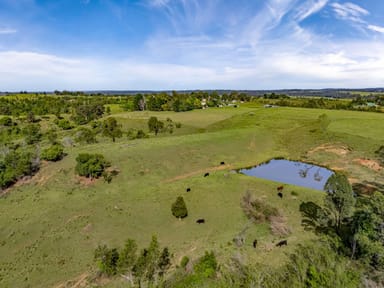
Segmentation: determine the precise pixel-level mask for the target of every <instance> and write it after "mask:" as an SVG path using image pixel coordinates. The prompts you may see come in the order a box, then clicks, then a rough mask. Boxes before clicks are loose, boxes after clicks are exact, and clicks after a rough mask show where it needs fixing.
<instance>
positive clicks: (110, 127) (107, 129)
mask: <svg viewBox="0 0 384 288" xmlns="http://www.w3.org/2000/svg"><path fill="white" fill-rule="evenodd" d="M102 133H103V135H104V136H106V137H109V138H111V139H112V141H113V142H115V141H116V138H121V136H122V135H123V132H122V131H121V128H120V125H119V124H118V123H117V120H116V119H115V118H114V117H109V118H108V119H106V120H104V122H103V128H102Z"/></svg>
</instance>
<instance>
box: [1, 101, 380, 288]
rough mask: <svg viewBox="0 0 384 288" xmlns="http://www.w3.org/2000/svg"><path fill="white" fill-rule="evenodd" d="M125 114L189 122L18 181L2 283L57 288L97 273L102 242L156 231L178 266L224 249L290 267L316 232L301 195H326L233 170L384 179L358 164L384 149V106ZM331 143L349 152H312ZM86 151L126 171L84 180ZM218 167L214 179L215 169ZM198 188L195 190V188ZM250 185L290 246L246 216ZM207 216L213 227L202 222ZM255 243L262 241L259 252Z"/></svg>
mask: <svg viewBox="0 0 384 288" xmlns="http://www.w3.org/2000/svg"><path fill="white" fill-rule="evenodd" d="M112 111H114V110H113V109H112ZM115 112H118V113H115V114H113V115H112V116H114V117H116V119H118V121H119V122H120V123H121V124H122V127H123V129H125V130H126V129H129V128H135V129H145V130H146V129H147V126H146V123H147V120H148V118H149V117H150V116H157V117H158V118H159V119H161V120H165V119H166V118H168V117H169V118H171V119H172V120H173V121H174V122H180V123H181V124H182V127H181V128H180V129H175V131H174V133H173V134H163V135H160V136H158V137H155V136H154V135H151V137H150V138H146V139H137V140H128V139H127V138H126V137H123V138H120V139H117V141H116V142H115V143H112V141H111V140H109V139H106V138H101V137H100V138H98V139H99V142H98V143H96V144H92V145H83V146H80V145H78V146H75V147H72V148H66V152H67V153H68V155H67V156H66V157H65V158H64V159H63V160H62V161H60V162H57V163H44V165H43V167H42V169H41V170H40V172H38V174H37V175H35V176H34V177H33V178H32V179H30V180H28V181H26V182H25V183H24V184H23V183H19V184H17V185H16V186H14V187H12V188H11V189H9V191H8V193H7V194H6V196H5V197H2V198H0V257H1V258H0V286H1V287H55V285H59V284H62V283H66V281H68V280H71V279H76V277H78V276H79V275H82V274H84V273H88V274H92V273H93V272H94V271H95V269H96V268H95V264H94V262H93V252H94V249H95V248H96V247H97V245H98V244H107V245H108V246H116V247H121V246H122V245H123V242H124V241H125V240H126V239H127V238H132V239H135V240H136V241H137V243H139V246H140V247H145V246H147V245H148V243H149V241H150V238H151V236H152V235H154V234H156V235H157V237H158V239H159V242H160V245H161V246H168V247H169V249H170V251H171V252H172V253H173V264H174V265H177V264H179V263H180V259H181V258H182V256H184V255H187V256H188V257H190V258H192V259H196V258H197V257H199V256H200V255H202V254H203V253H204V251H205V250H214V251H215V253H216V255H217V256H218V259H219V261H223V260H225V259H229V258H230V257H231V256H233V255H234V254H235V253H238V252H240V253H242V254H243V255H244V257H245V258H246V260H247V261H248V262H249V263H267V264H268V265H271V266H274V267H276V266H279V265H282V264H283V259H284V257H286V256H285V252H289V251H292V250H293V249H294V247H295V244H298V243H303V242H305V241H307V240H309V239H311V238H313V237H315V236H314V235H313V234H312V233H310V232H305V231H304V230H303V228H302V227H301V225H300V223H301V217H300V214H299V211H298V208H299V205H300V203H301V202H302V201H309V200H311V201H315V202H320V203H321V200H322V196H323V194H322V192H321V191H314V190H311V189H307V188H303V187H295V186H293V185H286V186H285V188H284V195H285V197H284V198H283V199H280V198H279V197H277V196H276V187H277V186H278V185H280V183H275V182H272V181H268V180H264V179H256V178H251V177H248V176H244V175H240V174H237V173H235V172H234V171H233V170H234V169H236V168H241V167H246V166H251V165H256V164H258V163H261V162H264V161H266V160H268V159H271V158H273V157H287V158H292V159H297V160H300V159H302V160H307V161H310V162H315V163H318V164H322V165H326V166H329V167H334V166H338V167H339V166H341V167H339V168H342V169H343V170H345V172H347V173H349V176H350V177H353V178H355V179H357V180H360V181H363V180H364V179H373V180H375V181H377V182H380V181H381V183H383V182H384V175H383V173H382V171H381V172H380V171H373V170H372V171H371V170H369V169H368V168H366V167H363V166H360V165H359V164H358V163H357V162H354V159H357V158H362V157H365V158H371V159H374V151H375V147H376V149H377V147H379V146H380V145H383V142H384V122H383V121H384V114H377V113H368V112H350V111H335V110H316V109H301V108H270V109H266V108H263V107H260V106H256V105H254V104H253V105H243V106H241V107H240V108H214V109H211V108H210V109H206V110H195V111H189V112H182V113H175V112H147V111H145V112H121V111H115ZM323 113H325V114H327V115H328V117H329V119H330V120H331V122H330V125H329V126H328V129H327V130H326V131H322V130H321V129H320V127H319V124H318V121H317V119H318V117H319V116H320V115H321V114H323ZM48 126H49V123H48V122H47V123H44V127H48ZM321 145H328V146H329V145H330V146H332V147H335V148H340V147H348V148H349V150H348V153H346V154H345V155H336V154H334V152H332V151H331V150H330V149H328V150H327V149H323V150H322V149H319V150H316V152H313V153H312V152H311V151H312V150H313V149H315V148H316V147H321ZM328 146H326V147H328ZM82 152H87V153H102V154H103V155H104V156H105V158H106V159H108V160H109V161H111V163H112V166H113V167H116V168H118V169H119V170H120V173H119V175H118V176H117V177H115V178H114V179H113V180H112V182H111V183H110V184H107V183H105V182H104V181H103V180H102V179H99V180H97V181H94V182H89V181H88V182H87V181H84V179H80V178H78V177H77V176H76V175H75V173H74V166H75V163H76V161H75V158H76V156H77V155H78V154H79V153H82ZM221 161H224V162H225V165H220V162H221ZM206 172H209V173H210V176H209V177H203V174H204V173H206ZM187 187H189V188H191V190H192V191H191V192H189V193H186V192H185V190H186V188H187ZM246 191H250V192H251V193H252V194H253V195H255V197H258V198H261V199H263V200H264V201H266V202H267V203H269V204H271V205H272V206H275V207H277V208H278V209H279V210H280V211H281V213H282V214H283V215H284V216H285V218H286V224H287V226H288V227H289V228H290V230H291V234H290V235H289V236H288V237H286V239H288V243H289V245H288V246H287V247H283V248H275V246H274V243H276V241H277V240H278V239H279V237H278V236H274V235H272V234H271V233H270V227H269V225H268V224H265V223H264V224H253V223H250V222H249V221H248V219H247V218H246V217H245V216H244V214H243V212H242V210H241V207H240V201H241V198H242V196H243V195H244V194H245V192H246ZM292 191H295V192H296V193H297V196H296V195H292V194H291V192H292ZM296 193H294V194H296ZM180 195H181V196H183V197H184V200H185V202H186V205H187V208H188V212H189V215H188V217H187V218H185V219H183V220H178V219H175V218H174V217H173V216H172V214H171V204H172V203H173V202H174V201H175V199H176V197H177V196H180ZM198 218H204V219H205V220H206V223H205V224H202V225H198V224H196V223H195V221H196V219H198ZM247 226H249V228H248V230H247V231H246V244H245V246H243V247H241V248H238V247H235V245H234V244H233V242H232V239H233V238H234V237H235V236H236V235H237V234H238V233H239V232H240V231H241V230H243V229H244V228H245V227H247ZM253 239H258V241H259V246H258V248H257V249H256V250H255V249H254V248H253V247H252V245H251V244H252V241H253ZM268 247H272V249H267V248H268ZM269 250H271V251H269ZM116 281H117V282H119V281H120V280H116Z"/></svg>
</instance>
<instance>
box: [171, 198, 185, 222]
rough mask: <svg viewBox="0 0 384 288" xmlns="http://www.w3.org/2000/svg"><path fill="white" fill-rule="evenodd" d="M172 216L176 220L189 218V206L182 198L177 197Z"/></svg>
mask: <svg viewBox="0 0 384 288" xmlns="http://www.w3.org/2000/svg"><path fill="white" fill-rule="evenodd" d="M172 215H173V216H175V217H176V218H185V217H187V216H188V210H187V206H186V205H185V202H184V198H183V197H182V196H179V197H177V199H176V201H175V202H174V203H173V204H172Z"/></svg>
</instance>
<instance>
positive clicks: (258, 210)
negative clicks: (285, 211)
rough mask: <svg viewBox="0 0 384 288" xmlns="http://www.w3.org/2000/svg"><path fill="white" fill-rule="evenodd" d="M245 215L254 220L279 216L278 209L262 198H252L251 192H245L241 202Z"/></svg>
mask: <svg viewBox="0 0 384 288" xmlns="http://www.w3.org/2000/svg"><path fill="white" fill-rule="evenodd" d="M241 207H242V208H243V210H244V213H245V215H247V217H248V218H249V219H251V220H252V221H254V222H258V223H260V222H264V221H266V220H267V221H270V220H271V217H273V216H281V215H280V213H279V210H278V209H277V208H275V207H273V206H271V205H269V204H267V203H265V202H264V201H263V200H262V199H253V197H252V195H251V193H249V192H247V193H246V194H245V195H244V197H243V199H242V202H241Z"/></svg>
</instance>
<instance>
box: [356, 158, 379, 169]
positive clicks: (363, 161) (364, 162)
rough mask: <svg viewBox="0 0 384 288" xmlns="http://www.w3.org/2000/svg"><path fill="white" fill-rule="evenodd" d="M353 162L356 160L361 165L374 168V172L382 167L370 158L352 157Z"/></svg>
mask: <svg viewBox="0 0 384 288" xmlns="http://www.w3.org/2000/svg"><path fill="white" fill-rule="evenodd" d="M353 162H356V163H358V164H360V165H361V166H364V167H367V168H369V169H371V170H374V171H376V172H378V171H381V170H382V169H383V167H381V166H380V164H379V163H378V162H377V161H375V160H371V159H362V158H359V159H354V160H353Z"/></svg>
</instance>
